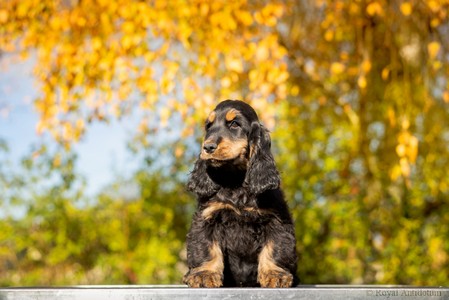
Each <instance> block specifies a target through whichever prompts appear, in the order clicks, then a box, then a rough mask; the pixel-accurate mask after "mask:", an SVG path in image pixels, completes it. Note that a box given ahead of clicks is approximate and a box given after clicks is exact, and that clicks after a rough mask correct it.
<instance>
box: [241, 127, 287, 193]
mask: <svg viewBox="0 0 449 300" xmlns="http://www.w3.org/2000/svg"><path fill="white" fill-rule="evenodd" d="M249 148H250V159H249V165H248V170H247V171H246V177H245V183H244V184H245V187H246V188H247V189H248V190H249V191H250V193H251V194H253V195H258V194H260V193H263V192H264V191H266V190H273V189H277V188H278V187H279V185H280V181H281V180H280V177H279V172H278V170H277V169H276V164H275V162H274V158H273V154H271V139H270V133H269V132H268V130H267V129H266V128H265V127H264V126H263V125H262V124H260V123H259V122H253V123H252V124H251V132H250V135H249Z"/></svg>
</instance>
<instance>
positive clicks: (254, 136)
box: [187, 100, 280, 197]
mask: <svg viewBox="0 0 449 300" xmlns="http://www.w3.org/2000/svg"><path fill="white" fill-rule="evenodd" d="M205 130H206V133H205V136H204V139H203V143H202V148H201V154H200V157H199V159H198V160H197V162H196V163H195V167H194V170H193V171H192V173H191V177H190V180H189V182H188V185H187V187H188V189H189V190H191V191H193V192H195V193H196V194H198V195H199V196H201V197H208V196H211V195H212V194H213V193H214V192H216V191H217V190H218V189H219V188H220V183H219V182H216V181H214V179H212V178H211V176H210V174H211V172H212V171H213V172H214V173H215V174H216V173H220V170H221V169H227V170H230V169H231V170H236V172H237V171H239V172H242V171H244V172H245V177H244V181H243V182H242V186H244V187H245V188H247V190H248V191H249V192H250V193H251V194H253V195H258V194H260V193H262V192H264V191H265V190H269V189H276V188H278V187H279V182H280V179H279V174H278V172H277V169H276V166H275V163H274V159H273V155H272V154H271V150H270V148H271V139H270V135H269V132H268V130H267V129H266V128H265V127H263V125H261V124H260V122H259V119H258V117H257V114H256V112H255V111H254V109H253V108H252V107H251V106H249V105H248V104H246V103H245V102H243V101H239V100H225V101H223V102H221V103H219V104H218V105H217V107H216V108H215V109H214V110H213V111H212V112H211V113H210V114H209V116H208V118H207V120H206V124H205ZM227 174H228V176H232V172H231V174H230V173H229V172H228V173H227ZM229 174H230V175H229Z"/></svg>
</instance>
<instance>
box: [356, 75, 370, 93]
mask: <svg viewBox="0 0 449 300" xmlns="http://www.w3.org/2000/svg"><path fill="white" fill-rule="evenodd" d="M357 84H358V86H359V87H360V88H361V89H362V90H363V89H365V88H366V86H367V85H368V83H367V81H366V77H365V76H364V75H362V76H360V77H359V79H358V80H357Z"/></svg>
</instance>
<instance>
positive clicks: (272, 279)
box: [257, 240, 293, 288]
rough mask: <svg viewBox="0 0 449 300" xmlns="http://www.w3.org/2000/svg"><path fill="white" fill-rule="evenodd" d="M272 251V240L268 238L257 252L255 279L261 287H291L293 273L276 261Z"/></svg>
mask: <svg viewBox="0 0 449 300" xmlns="http://www.w3.org/2000/svg"><path fill="white" fill-rule="evenodd" d="M273 253H274V242H273V241H271V240H269V241H268V242H267V243H266V244H265V246H264V247H263V248H262V251H261V252H260V254H259V266H258V270H257V271H258V275H257V281H258V282H259V283H260V286H261V287H267V288H287V287H291V286H292V284H293V275H292V274H291V273H290V272H289V271H287V270H285V269H284V268H282V267H280V266H279V265H278V264H277V263H276V261H275V259H274V257H273Z"/></svg>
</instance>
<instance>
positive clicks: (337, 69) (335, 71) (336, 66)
mask: <svg viewBox="0 0 449 300" xmlns="http://www.w3.org/2000/svg"><path fill="white" fill-rule="evenodd" d="M344 70H345V65H344V64H342V63H340V62H334V63H332V64H331V73H332V75H340V74H342V73H343V72H344Z"/></svg>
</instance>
